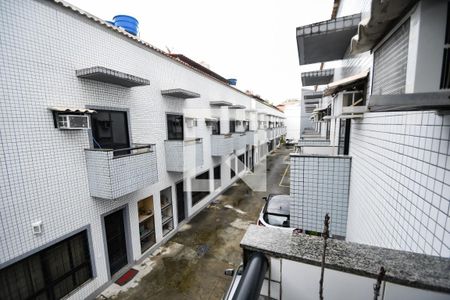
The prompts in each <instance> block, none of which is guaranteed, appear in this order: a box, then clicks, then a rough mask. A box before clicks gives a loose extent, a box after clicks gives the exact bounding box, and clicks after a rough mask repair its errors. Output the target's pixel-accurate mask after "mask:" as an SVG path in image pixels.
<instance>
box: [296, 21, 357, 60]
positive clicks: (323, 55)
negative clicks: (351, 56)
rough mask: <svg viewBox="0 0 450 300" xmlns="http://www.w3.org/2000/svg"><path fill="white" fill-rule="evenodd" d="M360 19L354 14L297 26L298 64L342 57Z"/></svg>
mask: <svg viewBox="0 0 450 300" xmlns="http://www.w3.org/2000/svg"><path fill="white" fill-rule="evenodd" d="M360 21H361V15H360V14H356V15H351V16H345V17H340V18H336V19H331V20H327V21H323V22H318V23H314V24H309V25H305V26H302V27H298V28H297V47H298V55H299V61H300V65H307V64H312V63H319V62H326V61H331V60H338V59H342V58H343V57H344V54H345V51H346V50H347V48H348V45H349V44H350V41H351V38H352V37H353V36H354V35H355V34H356V33H357V30H358V23H359V22H360Z"/></svg>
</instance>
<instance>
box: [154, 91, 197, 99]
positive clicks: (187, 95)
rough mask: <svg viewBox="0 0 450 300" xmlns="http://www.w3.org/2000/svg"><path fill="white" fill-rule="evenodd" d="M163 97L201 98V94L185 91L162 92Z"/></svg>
mask: <svg viewBox="0 0 450 300" xmlns="http://www.w3.org/2000/svg"><path fill="white" fill-rule="evenodd" d="M161 95H163V96H170V97H174V98H180V99H189V98H199V97H200V94H198V93H195V92H191V91H188V90H185V89H169V90H162V91H161Z"/></svg>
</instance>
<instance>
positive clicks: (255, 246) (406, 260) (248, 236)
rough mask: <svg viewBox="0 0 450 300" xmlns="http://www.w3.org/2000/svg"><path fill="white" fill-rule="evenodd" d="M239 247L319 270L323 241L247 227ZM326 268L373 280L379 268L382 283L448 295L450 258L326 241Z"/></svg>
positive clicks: (303, 235) (271, 229)
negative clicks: (314, 266) (382, 278)
mask: <svg viewBox="0 0 450 300" xmlns="http://www.w3.org/2000/svg"><path fill="white" fill-rule="evenodd" d="M241 247H242V248H243V249H244V250H250V251H259V252H262V253H264V254H266V255H269V256H272V257H277V258H284V259H289V260H292V261H297V262H301V263H306V264H311V265H316V266H320V264H321V259H322V258H321V254H322V251H323V239H322V238H320V237H315V236H308V235H305V234H297V235H294V234H292V233H291V232H289V231H285V230H280V229H277V228H267V227H262V226H256V225H250V227H249V228H248V229H247V232H246V233H245V235H244V237H243V239H242V241H241ZM325 266H326V268H328V269H333V270H336V271H342V272H346V273H352V274H355V275H360V276H365V277H371V278H376V277H377V275H378V272H379V269H380V267H381V266H383V267H384V268H385V269H386V275H385V280H386V281H388V282H392V283H396V284H400V285H405V286H410V287H414V288H420V289H426V290H432V291H438V292H444V293H450V258H443V257H438V256H431V255H425V254H418V253H413V252H407V251H399V250H392V249H387V248H381V247H374V246H368V245H363V244H357V243H351V242H345V241H340V240H333V239H330V240H328V244H327V255H326V263H325Z"/></svg>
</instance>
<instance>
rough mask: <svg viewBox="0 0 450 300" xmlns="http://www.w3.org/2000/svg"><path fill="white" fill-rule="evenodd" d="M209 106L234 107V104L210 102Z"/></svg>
mask: <svg viewBox="0 0 450 300" xmlns="http://www.w3.org/2000/svg"><path fill="white" fill-rule="evenodd" d="M209 105H211V106H232V105H233V103H231V102H228V101H209Z"/></svg>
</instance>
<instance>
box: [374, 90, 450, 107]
mask: <svg viewBox="0 0 450 300" xmlns="http://www.w3.org/2000/svg"><path fill="white" fill-rule="evenodd" d="M368 107H369V110H370V111H422V110H448V111H450V92H434V93H414V94H396V95H372V96H371V97H370V100H369V104H368Z"/></svg>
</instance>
